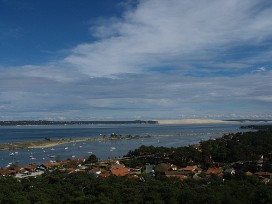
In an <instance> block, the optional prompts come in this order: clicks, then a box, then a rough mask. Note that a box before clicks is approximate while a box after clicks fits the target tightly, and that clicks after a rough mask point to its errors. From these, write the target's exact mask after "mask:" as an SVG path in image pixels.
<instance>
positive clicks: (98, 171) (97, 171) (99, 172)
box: [90, 167, 101, 175]
mask: <svg viewBox="0 0 272 204" xmlns="http://www.w3.org/2000/svg"><path fill="white" fill-rule="evenodd" d="M90 172H91V173H93V174H96V175H99V174H101V169H100V168H98V167H96V168H93V169H91V170H90Z"/></svg>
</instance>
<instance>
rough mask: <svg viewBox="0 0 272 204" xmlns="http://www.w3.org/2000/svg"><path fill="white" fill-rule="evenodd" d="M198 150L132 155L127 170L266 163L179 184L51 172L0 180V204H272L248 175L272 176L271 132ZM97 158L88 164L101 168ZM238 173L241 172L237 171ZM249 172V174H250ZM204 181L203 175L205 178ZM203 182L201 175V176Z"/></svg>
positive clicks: (268, 192)
mask: <svg viewBox="0 0 272 204" xmlns="http://www.w3.org/2000/svg"><path fill="white" fill-rule="evenodd" d="M200 148H201V149H200V150H201V151H200V150H199V149H196V147H195V146H189V147H179V148H166V147H153V146H150V147H146V146H142V147H140V148H138V149H136V150H134V151H130V152H129V153H128V155H127V157H130V159H127V160H126V164H127V165H130V166H136V165H144V164H146V163H152V164H158V163H160V162H163V161H164V160H167V161H171V162H172V163H174V164H176V165H181V166H185V165H190V164H201V165H202V167H203V168H205V167H206V168H207V167H208V166H211V165H215V164H216V163H218V162H222V163H224V164H227V163H230V162H232V163H236V162H238V163H239V161H242V163H243V164H247V162H249V163H250V165H254V161H258V160H259V159H260V156H262V157H263V158H264V159H263V165H262V166H261V167H258V166H257V165H256V167H254V168H255V169H254V168H253V167H252V166H248V167H247V166H246V165H243V166H242V167H241V171H237V173H236V174H235V175H232V176H228V177H226V176H224V177H223V178H222V177H219V176H215V175H212V176H203V177H202V178H201V179H193V178H188V179H185V180H179V179H176V178H175V179H174V178H167V177H165V176H163V175H160V174H157V175H156V176H155V177H149V176H147V175H143V177H140V178H135V179H134V178H127V177H114V176H110V177H108V178H99V177H96V176H95V175H94V174H91V173H71V174H69V173H68V172H66V171H57V170H56V171H52V172H46V173H44V174H43V175H42V176H38V177H37V178H31V177H29V178H23V179H20V180H19V179H16V178H14V177H2V178H0V203H272V186H271V184H263V183H261V182H260V181H259V179H258V177H257V176H254V175H253V176H246V175H245V174H244V171H247V170H248V169H250V170H251V172H254V171H257V170H262V171H268V172H272V171H271V164H272V158H271V153H272V131H271V128H266V129H265V131H264V130H261V131H258V132H249V133H243V134H242V133H237V134H230V135H225V136H224V137H222V138H221V139H217V140H208V141H204V142H201V144H200ZM96 161H97V158H96V157H95V156H94V155H93V156H92V157H90V158H89V159H88V160H87V161H86V162H87V163H93V162H96ZM237 168H238V167H237ZM243 168H244V169H243ZM247 168H248V169H247ZM203 175H204V174H203ZM200 176H201V175H200Z"/></svg>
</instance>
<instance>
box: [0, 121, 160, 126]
mask: <svg viewBox="0 0 272 204" xmlns="http://www.w3.org/2000/svg"><path fill="white" fill-rule="evenodd" d="M157 123H158V121H153V120H147V121H146V120H133V121H48V120H19V121H0V126H38V125H46V126H47V125H48V126H49V125H112V124H157Z"/></svg>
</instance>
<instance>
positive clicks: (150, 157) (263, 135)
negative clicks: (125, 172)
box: [126, 126, 272, 171]
mask: <svg viewBox="0 0 272 204" xmlns="http://www.w3.org/2000/svg"><path fill="white" fill-rule="evenodd" d="M199 148H201V150H200V151H199V149H196V148H195V146H194V145H192V146H188V147H178V148H167V147H154V146H148V147H147V146H141V147H140V148H138V149H135V150H133V151H130V152H129V153H128V154H127V155H126V156H127V157H129V158H130V159H129V161H128V162H127V165H129V166H132V167H133V166H137V165H143V164H146V163H152V164H158V163H160V162H164V161H169V162H171V163H175V164H176V165H179V166H186V165H188V163H191V164H200V163H201V164H202V165H203V166H204V167H205V166H206V167H208V166H209V165H211V164H212V163H216V162H217V163H233V162H238V161H243V162H251V163H253V164H254V162H253V161H256V160H258V159H260V157H264V158H265V160H264V161H263V162H264V165H263V166H264V168H265V169H263V170H265V171H272V165H271V164H272V128H271V127H270V126H266V127H263V126H262V130H259V131H258V132H246V133H245V132H244V133H236V134H228V135H224V136H223V137H222V138H218V139H216V140H212V139H211V140H208V141H203V142H201V143H200V147H199ZM166 158H167V160H165V159H166ZM255 171H257V169H256V170H255Z"/></svg>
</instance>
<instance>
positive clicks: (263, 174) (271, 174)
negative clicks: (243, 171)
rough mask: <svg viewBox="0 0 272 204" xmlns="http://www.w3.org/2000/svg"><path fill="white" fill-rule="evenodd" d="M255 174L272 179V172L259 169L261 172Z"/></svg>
mask: <svg viewBox="0 0 272 204" xmlns="http://www.w3.org/2000/svg"><path fill="white" fill-rule="evenodd" d="M255 175H256V176H258V177H263V178H269V179H272V173H270V172H264V171H259V172H256V173H255Z"/></svg>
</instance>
